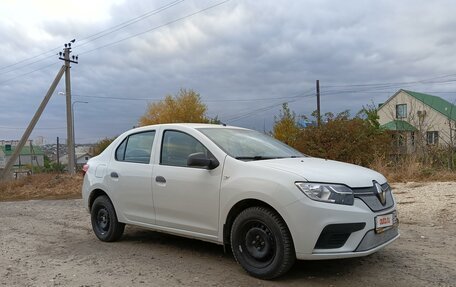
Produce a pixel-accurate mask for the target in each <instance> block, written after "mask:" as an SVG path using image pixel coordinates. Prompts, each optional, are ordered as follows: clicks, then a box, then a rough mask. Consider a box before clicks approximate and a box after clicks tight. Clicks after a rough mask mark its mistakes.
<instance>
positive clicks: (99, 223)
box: [90, 195, 125, 242]
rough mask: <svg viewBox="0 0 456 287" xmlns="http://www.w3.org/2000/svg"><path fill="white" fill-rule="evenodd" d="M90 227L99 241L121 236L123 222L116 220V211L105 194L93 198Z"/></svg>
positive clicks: (114, 239) (117, 238) (112, 239)
mask: <svg viewBox="0 0 456 287" xmlns="http://www.w3.org/2000/svg"><path fill="white" fill-rule="evenodd" d="M90 214H91V220H92V229H93V232H95V235H96V236H97V237H98V239H100V240H101V241H108V242H111V241H116V240H119V239H120V237H121V236H122V234H123V232H124V229H125V224H124V223H120V222H119V221H117V215H116V211H115V210H114V206H113V205H112V203H111V201H110V200H109V198H108V197H107V196H105V195H102V196H99V197H97V198H96V199H95V201H94V202H93V204H92V209H91V212H90Z"/></svg>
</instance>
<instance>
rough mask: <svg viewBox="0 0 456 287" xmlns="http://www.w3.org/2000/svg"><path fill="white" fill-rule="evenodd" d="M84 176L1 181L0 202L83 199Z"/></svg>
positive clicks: (36, 176) (44, 175) (42, 175)
mask: <svg viewBox="0 0 456 287" xmlns="http://www.w3.org/2000/svg"><path fill="white" fill-rule="evenodd" d="M81 186H82V176H81V175H75V176H70V175H67V174H52V173H50V174H48V173H44V174H35V175H32V176H27V177H23V178H20V179H17V180H10V181H0V201H13V200H30V199H66V198H81Z"/></svg>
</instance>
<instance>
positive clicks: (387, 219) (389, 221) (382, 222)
mask: <svg viewBox="0 0 456 287" xmlns="http://www.w3.org/2000/svg"><path fill="white" fill-rule="evenodd" d="M393 224H394V222H393V213H390V214H385V215H379V216H377V217H375V228H376V229H378V228H384V227H389V226H392V225H393Z"/></svg>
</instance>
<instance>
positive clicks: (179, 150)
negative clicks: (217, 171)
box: [160, 130, 213, 167]
mask: <svg viewBox="0 0 456 287" xmlns="http://www.w3.org/2000/svg"><path fill="white" fill-rule="evenodd" d="M192 153H204V154H205V155H206V157H208V158H210V157H213V155H212V154H211V153H210V152H209V151H208V149H207V148H206V147H205V146H203V145H202V144H201V143H200V142H199V141H198V140H197V139H195V138H194V137H192V136H190V135H188V134H186V133H183V132H178V131H173V130H168V131H165V133H164V135H163V142H162V149H161V158H160V164H162V165H173V166H182V167H186V166H187V159H188V156H189V155H190V154H192Z"/></svg>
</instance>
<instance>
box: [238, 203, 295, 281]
mask: <svg viewBox="0 0 456 287" xmlns="http://www.w3.org/2000/svg"><path fill="white" fill-rule="evenodd" d="M231 248H232V250H233V255H234V257H235V258H236V261H237V262H238V263H239V264H240V265H241V266H242V268H244V270H245V271H247V272H248V273H249V274H251V275H252V276H255V277H257V278H261V279H273V278H276V277H278V276H280V275H283V274H284V273H286V272H287V271H288V270H289V269H290V268H291V267H292V266H293V264H294V262H295V260H296V255H295V252H294V246H293V241H292V239H291V235H290V232H289V230H288V228H287V226H286V224H285V222H284V221H283V220H282V218H281V217H280V216H279V215H278V214H277V213H276V212H275V211H273V210H271V209H269V208H265V207H250V208H247V209H246V210H244V211H242V212H241V213H240V214H239V215H238V216H237V217H236V219H235V220H234V223H233V227H232V228H231Z"/></svg>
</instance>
